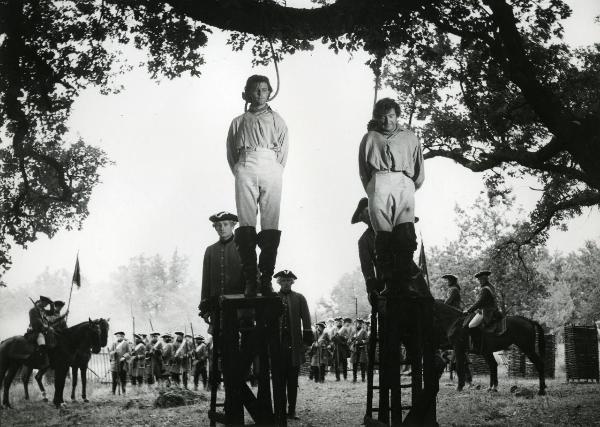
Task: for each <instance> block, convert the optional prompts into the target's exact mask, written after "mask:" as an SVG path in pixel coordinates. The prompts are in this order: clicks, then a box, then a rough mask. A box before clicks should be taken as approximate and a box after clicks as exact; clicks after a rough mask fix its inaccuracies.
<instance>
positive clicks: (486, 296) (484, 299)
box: [467, 284, 498, 324]
mask: <svg viewBox="0 0 600 427" xmlns="http://www.w3.org/2000/svg"><path fill="white" fill-rule="evenodd" d="M477 310H481V314H482V315H483V322H484V324H487V323H489V322H491V320H492V318H493V316H494V313H496V312H497V311H498V303H497V302H496V293H495V292H494V288H492V285H490V284H486V285H483V286H482V287H481V288H480V290H479V298H478V299H477V301H475V303H474V304H473V305H472V306H471V307H469V309H468V310H467V312H469V313H473V312H474V311H477Z"/></svg>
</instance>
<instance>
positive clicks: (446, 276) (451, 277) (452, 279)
mask: <svg viewBox="0 0 600 427" xmlns="http://www.w3.org/2000/svg"><path fill="white" fill-rule="evenodd" d="M442 279H448V280H449V281H450V283H456V282H458V277H456V276H455V275H454V274H444V275H443V276H442Z"/></svg>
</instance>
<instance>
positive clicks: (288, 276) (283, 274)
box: [273, 270, 297, 280]
mask: <svg viewBox="0 0 600 427" xmlns="http://www.w3.org/2000/svg"><path fill="white" fill-rule="evenodd" d="M273 277H274V278H275V279H278V278H280V277H281V278H282V279H294V280H296V279H297V277H296V275H295V274H294V273H292V270H281V271H279V272H277V273H275V276H273Z"/></svg>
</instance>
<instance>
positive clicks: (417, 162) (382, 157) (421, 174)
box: [358, 126, 425, 190]
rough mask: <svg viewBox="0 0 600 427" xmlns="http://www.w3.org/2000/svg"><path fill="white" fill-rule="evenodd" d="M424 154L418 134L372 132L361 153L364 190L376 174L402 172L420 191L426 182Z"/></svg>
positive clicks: (360, 168) (408, 132)
mask: <svg viewBox="0 0 600 427" xmlns="http://www.w3.org/2000/svg"><path fill="white" fill-rule="evenodd" d="M423 166H424V165H423V151H422V149H421V144H420V143H419V140H418V138H417V136H416V135H415V133H414V132H413V131H411V130H409V129H405V128H403V127H401V126H398V127H397V128H396V129H395V130H394V131H392V132H381V131H370V132H368V133H367V134H366V135H365V136H364V137H363V139H362V141H361V143H360V147H359V151H358V169H359V173H360V179H361V181H362V184H363V187H364V188H365V190H366V189H367V184H368V183H369V181H370V180H371V177H372V176H373V174H374V173H376V172H383V171H388V172H402V173H404V174H405V175H406V176H407V177H409V178H410V179H412V180H413V182H414V183H415V189H418V188H419V187H421V185H422V184H423V181H424V180H425V170H424V167H423Z"/></svg>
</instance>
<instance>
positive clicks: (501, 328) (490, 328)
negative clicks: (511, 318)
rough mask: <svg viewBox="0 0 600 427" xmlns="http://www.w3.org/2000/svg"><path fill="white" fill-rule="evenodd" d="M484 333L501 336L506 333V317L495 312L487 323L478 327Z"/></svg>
mask: <svg viewBox="0 0 600 427" xmlns="http://www.w3.org/2000/svg"><path fill="white" fill-rule="evenodd" d="M480 328H481V330H482V331H483V332H484V333H488V334H494V335H502V334H504V333H505V332H506V316H505V315H504V314H502V313H501V312H499V311H496V312H495V313H494V315H493V316H492V320H491V321H490V322H489V323H485V322H484V323H482V324H481V326H480Z"/></svg>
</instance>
